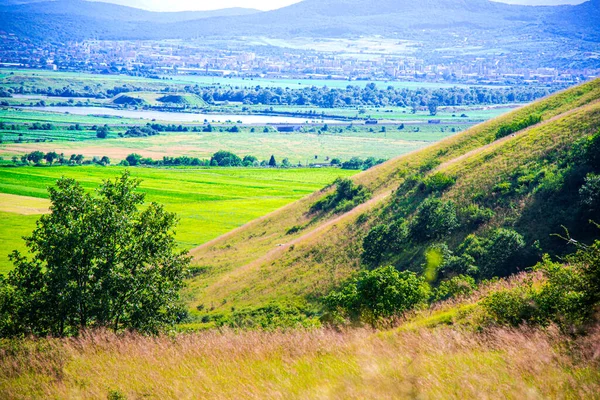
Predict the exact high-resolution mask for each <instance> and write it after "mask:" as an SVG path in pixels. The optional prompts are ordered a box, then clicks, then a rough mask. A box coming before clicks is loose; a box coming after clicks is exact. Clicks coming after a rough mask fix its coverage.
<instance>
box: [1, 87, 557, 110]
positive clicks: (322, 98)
mask: <svg viewBox="0 0 600 400" xmlns="http://www.w3.org/2000/svg"><path fill="white" fill-rule="evenodd" d="M145 89H147V88H143V87H135V86H131V85H123V86H115V87H112V88H104V87H103V86H100V87H98V86H86V87H84V88H76V87H72V86H65V87H62V88H52V87H45V88H42V87H35V88H25V87H18V88H9V89H8V91H7V94H9V95H10V94H12V93H19V94H27V93H34V94H43V95H47V96H57V97H95V98H110V97H114V96H116V95H118V94H120V93H126V92H134V91H142V90H145ZM169 89H170V88H168V87H167V88H165V90H166V91H168V90H169ZM181 89H183V90H184V91H186V92H188V93H194V94H196V95H198V96H200V97H201V98H202V99H203V100H204V101H206V102H207V103H208V104H215V102H224V101H230V102H240V103H244V104H263V105H278V104H281V105H297V106H316V107H323V108H334V107H351V106H354V107H355V106H379V107H385V106H399V107H410V106H412V105H418V106H420V107H427V106H428V105H429V106H431V105H433V104H435V105H436V106H437V105H439V106H466V105H476V104H506V103H515V102H530V101H533V100H535V99H538V98H541V97H543V96H546V95H547V94H549V92H548V90H547V89H545V88H539V87H513V88H505V87H498V88H491V87H469V88H463V87H453V88H437V89H427V88H420V89H397V88H394V87H393V86H387V87H385V88H378V87H377V86H376V85H375V84H374V83H370V84H367V85H366V86H364V87H361V86H356V85H348V86H347V87H346V88H341V89H338V88H329V87H326V86H324V87H316V86H313V87H307V88H302V89H291V88H279V87H278V88H273V87H261V86H256V87H254V88H241V87H219V88H214V87H201V86H198V85H196V86H185V87H184V88H177V90H178V91H180V90H181Z"/></svg>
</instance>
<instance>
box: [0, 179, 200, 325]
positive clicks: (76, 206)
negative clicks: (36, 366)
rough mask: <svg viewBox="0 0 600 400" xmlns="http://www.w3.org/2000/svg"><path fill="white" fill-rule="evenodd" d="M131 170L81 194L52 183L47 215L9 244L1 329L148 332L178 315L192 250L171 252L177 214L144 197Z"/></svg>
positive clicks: (76, 187) (0, 291)
mask: <svg viewBox="0 0 600 400" xmlns="http://www.w3.org/2000/svg"><path fill="white" fill-rule="evenodd" d="M138 186H139V181H138V180H134V179H131V178H130V176H129V173H128V172H125V173H124V174H123V175H122V176H121V177H120V178H117V179H115V180H114V181H105V182H104V183H103V184H102V185H101V186H100V187H99V188H98V189H97V190H96V192H95V194H90V193H86V192H85V191H84V190H83V188H82V187H81V185H80V184H79V183H78V182H76V181H75V180H73V179H67V178H62V179H60V180H59V181H58V182H57V185H56V187H52V188H50V189H49V193H50V201H51V207H50V210H51V213H50V214H48V215H44V216H42V217H41V218H40V220H39V221H38V222H37V226H36V228H35V230H34V231H33V233H32V235H31V236H29V237H27V238H25V241H26V245H27V247H28V250H29V252H30V253H31V254H32V258H31V259H28V258H26V257H25V256H23V255H21V254H20V253H19V252H18V251H14V252H13V253H12V254H11V256H10V259H11V260H12V262H13V263H14V265H15V269H14V270H13V271H11V272H10V273H9V275H8V277H7V278H5V279H4V278H3V277H2V278H0V335H2V336H14V335H28V334H33V335H52V336H59V337H60V336H68V335H75V334H77V333H78V332H80V331H81V330H84V329H88V328H94V327H108V328H111V329H113V330H115V331H119V330H123V329H127V330H138V331H141V332H149V333H154V332H158V331H159V330H160V329H161V328H162V327H164V326H166V325H168V324H172V323H174V322H176V321H177V320H178V318H179V316H180V315H181V308H180V306H179V290H180V289H181V288H182V287H183V279H184V276H185V274H186V271H187V267H188V265H189V258H188V257H187V256H186V255H185V254H184V253H183V252H178V251H177V250H176V248H177V246H176V244H175V240H174V237H173V236H174V234H173V228H174V226H175V224H176V217H175V214H172V213H168V212H166V211H165V210H164V208H163V207H162V206H161V205H158V204H156V203H152V204H150V205H148V206H145V205H144V194H142V193H139V192H137V188H138Z"/></svg>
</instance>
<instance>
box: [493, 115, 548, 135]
mask: <svg viewBox="0 0 600 400" xmlns="http://www.w3.org/2000/svg"><path fill="white" fill-rule="evenodd" d="M541 121H542V116H541V115H536V114H531V115H529V116H528V117H527V118H524V119H522V120H517V121H513V122H511V123H508V124H505V125H502V126H501V127H500V128H499V129H498V132H497V133H496V139H500V138H503V137H505V136H508V135H510V134H512V133H515V132H518V131H520V130H522V129H525V128H528V127H530V126H532V125H535V124H537V123H540V122H541Z"/></svg>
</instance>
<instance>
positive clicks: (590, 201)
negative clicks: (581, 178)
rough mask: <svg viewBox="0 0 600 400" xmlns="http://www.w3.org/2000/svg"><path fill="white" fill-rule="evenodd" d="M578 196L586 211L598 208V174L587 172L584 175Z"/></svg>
mask: <svg viewBox="0 0 600 400" xmlns="http://www.w3.org/2000/svg"><path fill="white" fill-rule="evenodd" d="M579 198H580V201H581V205H582V206H584V207H585V209H586V210H587V211H595V210H598V208H600V175H596V174H588V175H587V176H586V177H585V183H584V184H583V186H581V188H580V189H579Z"/></svg>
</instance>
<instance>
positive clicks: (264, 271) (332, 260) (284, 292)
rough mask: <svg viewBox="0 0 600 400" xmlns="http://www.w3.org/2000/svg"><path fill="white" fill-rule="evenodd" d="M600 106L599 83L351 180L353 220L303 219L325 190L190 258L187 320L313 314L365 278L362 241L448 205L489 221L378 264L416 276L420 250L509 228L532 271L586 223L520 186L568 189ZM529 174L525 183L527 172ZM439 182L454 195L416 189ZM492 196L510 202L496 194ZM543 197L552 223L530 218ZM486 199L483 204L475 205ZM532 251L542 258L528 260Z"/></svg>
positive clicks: (557, 199)
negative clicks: (351, 281) (357, 187)
mask: <svg viewBox="0 0 600 400" xmlns="http://www.w3.org/2000/svg"><path fill="white" fill-rule="evenodd" d="M598 99H600V80H596V81H592V82H589V83H586V84H584V85H581V86H578V87H575V88H572V89H569V90H566V91H564V92H561V93H559V94H556V95H553V96H550V97H548V98H546V99H543V100H541V101H538V102H536V103H533V104H531V105H529V106H527V107H523V108H520V109H518V110H516V111H513V112H511V113H509V114H506V115H504V116H501V117H499V118H496V119H493V120H490V121H488V122H486V123H483V124H481V125H478V126H476V127H474V128H471V129H469V130H467V131H465V132H463V133H461V134H458V135H456V136H454V137H452V138H449V139H447V140H444V141H442V142H439V143H438V144H435V145H432V146H429V147H427V148H425V149H423V150H419V151H416V152H413V153H410V154H408V155H405V156H401V157H399V158H396V159H394V160H391V161H389V162H387V163H385V164H382V165H380V166H377V167H375V168H372V169H371V170H369V171H366V172H363V173H361V174H358V175H356V176H355V177H354V178H353V180H354V182H356V183H359V184H363V185H365V186H366V187H367V188H368V189H369V190H370V191H371V192H372V197H371V200H369V201H368V202H366V203H364V204H362V205H360V206H358V207H356V208H355V209H353V210H351V211H349V212H346V213H342V214H335V215H334V214H331V213H325V214H317V215H315V214H311V213H309V208H310V207H311V205H312V204H314V203H315V202H316V201H317V200H319V199H321V198H323V197H324V196H325V195H327V194H329V193H331V192H332V191H333V189H332V188H329V189H324V190H322V191H321V192H318V193H315V194H313V195H312V196H310V197H308V198H305V199H302V200H301V201H299V202H296V203H294V204H292V205H289V206H287V207H285V208H283V209H281V210H278V211H276V212H274V213H273V214H271V215H269V216H267V217H264V218H261V219H260V220H257V221H254V222H252V223H250V224H248V225H246V226H244V227H243V228H242V229H239V230H237V231H234V232H232V233H230V234H227V235H225V236H223V237H221V238H219V239H216V240H214V241H212V242H209V243H207V244H205V245H203V246H201V247H200V248H198V249H196V250H194V251H192V254H193V255H194V263H195V264H196V265H197V266H200V267H202V272H203V273H202V274H200V275H199V276H198V277H196V278H195V279H193V280H192V281H191V282H190V285H189V288H188V289H187V299H188V304H189V306H190V308H191V309H192V310H194V312H195V313H196V315H198V316H199V317H200V316H204V315H208V316H209V317H210V316H214V317H217V318H218V316H219V315H229V314H231V313H232V312H233V311H232V308H233V309H235V310H237V311H239V310H240V309H256V308H257V307H264V306H265V305H268V304H271V303H273V302H279V303H292V304H295V305H300V306H302V307H306V308H308V309H311V308H314V307H317V304H318V302H316V301H315V300H316V299H317V298H319V297H320V296H322V295H324V294H325V293H327V292H328V291H329V290H330V289H331V288H332V287H334V286H335V285H336V284H337V283H338V282H340V281H341V280H343V279H345V278H347V277H348V276H349V275H350V274H351V273H352V272H354V271H356V270H358V269H359V268H361V266H363V267H364V263H361V256H362V253H363V249H362V242H363V239H364V238H365V236H366V235H367V234H368V233H369V231H370V230H371V229H372V228H373V227H375V226H377V225H379V224H383V225H386V224H391V223H392V221H394V220H397V219H406V220H409V221H411V220H412V219H413V218H414V217H415V210H416V209H417V208H418V206H419V205H420V204H421V203H422V202H423V200H424V199H425V198H427V197H432V198H439V199H440V200H441V201H447V200H452V201H454V202H455V203H456V208H457V209H462V208H464V207H467V206H469V205H474V206H477V207H480V208H489V209H491V210H492V213H493V217H491V218H490V219H489V220H487V221H486V222H485V223H484V224H480V225H478V226H476V227H469V226H465V225H464V224H463V226H461V227H460V228H459V229H457V230H455V231H454V232H453V233H452V234H451V235H446V236H444V237H441V238H439V239H437V240H424V241H422V242H419V243H416V244H415V245H414V246H412V245H407V246H404V247H402V248H401V249H399V250H398V252H396V255H398V254H400V255H401V257H396V258H394V259H390V258H389V257H388V258H383V259H382V260H380V261H381V263H390V264H395V265H397V266H399V267H403V268H409V269H415V270H419V268H420V266H421V265H422V264H423V263H424V262H425V259H424V251H425V249H426V248H428V247H429V246H431V245H432V244H433V243H434V242H440V241H441V242H444V243H446V244H447V246H448V247H449V248H451V249H455V248H456V247H457V246H458V245H459V244H460V243H461V242H462V241H463V239H464V238H465V237H466V236H467V235H468V234H471V233H479V234H486V232H490V231H491V230H493V229H494V228H497V227H510V228H511V229H515V230H517V232H519V233H520V234H521V235H524V237H525V240H526V242H527V248H528V249H530V250H531V251H529V252H528V253H527V257H528V258H527V261H528V262H529V263H532V262H535V260H536V259H538V258H537V257H539V255H540V254H541V252H544V251H546V252H548V251H550V252H552V250H553V246H554V245H555V243H553V242H551V241H550V240H549V239H548V234H549V233H557V232H562V229H561V224H566V225H569V223H571V224H579V223H580V222H581V221H580V220H579V219H572V218H567V216H568V215H569V211H570V210H569V202H572V201H573V199H572V198H570V199H569V198H561V196H559V195H556V194H552V193H551V192H549V191H543V190H539V184H540V182H541V181H535V179H533V178H531V177H530V179H529V182H528V183H527V184H525V182H526V181H527V178H523V177H526V176H528V175H531V174H533V175H534V177H535V176H538V174H540V173H541V172H540V171H542V170H544V172H543V176H545V177H547V178H548V179H547V180H544V182H545V184H546V185H550V186H551V182H550V180H551V178H552V177H553V176H554V177H556V178H557V181H561V182H563V181H565V177H564V176H558V175H559V173H560V171H565V170H566V168H565V166H564V165H562V164H561V162H562V161H561V160H563V159H564V160H567V158H565V157H567V156H568V155H569V154H570V152H572V151H573V149H574V148H575V147H577V146H576V144H577V141H578V140H581V139H584V138H586V137H587V136H588V135H590V134H592V133H595V132H596V131H597V130H598V128H600V103H599V102H598ZM530 116H536V118H537V119H536V120H535V123H533V125H532V126H531V127H529V128H527V129H520V130H519V129H517V130H516V131H515V132H513V133H510V134H508V135H507V136H506V137H504V138H501V139H500V140H497V136H498V133H499V132H507V131H510V130H511V129H512V128H515V127H516V128H519V127H523V123H522V121H526V120H527V119H528V118H529V117H530ZM538 120H539V121H540V122H537V121H538ZM567 161H568V160H567ZM528 167H530V169H531V170H530V171H526V170H524V169H523V168H525V169H526V168H528ZM437 173H443V174H444V175H445V176H448V177H450V178H451V179H452V180H453V181H454V182H455V183H454V184H452V185H451V186H450V188H448V189H446V190H442V191H440V192H439V193H430V192H428V190H425V191H422V190H421V189H419V188H420V187H422V185H423V182H424V181H426V179H427V177H428V176H431V175H433V174H437ZM557 174H558V175H557ZM538 178H539V176H538ZM559 178H560V179H559ZM566 178H568V177H566ZM519 179H521V180H520V181H519ZM578 179H580V180H581V177H579V178H578ZM513 181H514V182H522V183H523V185H521V184H519V185H517V184H516V183H514V184H513ZM566 181H569V180H568V179H566ZM576 184H577V182H576V183H575V185H576ZM497 185H499V186H498V188H500V189H498V190H505V189H506V193H503V192H501V191H498V192H495V190H496V189H494V187H496V186H497ZM507 185H508V186H507ZM563 189H564V190H563ZM577 189H578V187H577V188H576V189H572V188H571V189H569V188H565V187H564V186H560V185H559V192H560V193H568V192H569V190H571V191H573V192H574V193H573V195H574V196H576V195H577ZM561 190H562V191H561ZM494 193H503V194H502V195H500V194H496V195H494ZM486 195H489V196H486ZM542 195H545V196H547V197H548V198H550V199H551V201H553V202H554V203H552V207H549V208H548V209H547V210H546V212H547V213H551V214H552V215H551V216H552V218H549V216H548V215H546V216H543V217H542V218H540V215H539V214H536V212H539V211H540V210H541V208H540V206H539V205H538V203H539V201H540V197H539V196H542ZM482 196H483V197H484V198H489V201H483V202H480V201H479V199H481V198H482ZM552 199H553V200H552ZM565 204H566V205H565ZM542 214H543V210H542ZM561 217H564V218H561ZM579 217H581V216H579ZM292 228H294V229H292ZM580 231H581V232H582V233H583V234H589V232H588V233H586V231H585V229H580ZM578 233H579V232H578ZM534 236H535V237H534ZM535 240H540V243H539V244H538V243H537V242H535ZM534 242H535V243H534ZM535 246H542V247H541V248H539V249H538V248H537V247H536V249H537V250H535V251H534V250H532V249H533V247H535ZM536 252H537V253H539V254H537V253H536ZM524 266H525V265H524ZM196 310H200V311H196ZM207 310H208V311H207ZM204 320H210V318H204Z"/></svg>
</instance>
